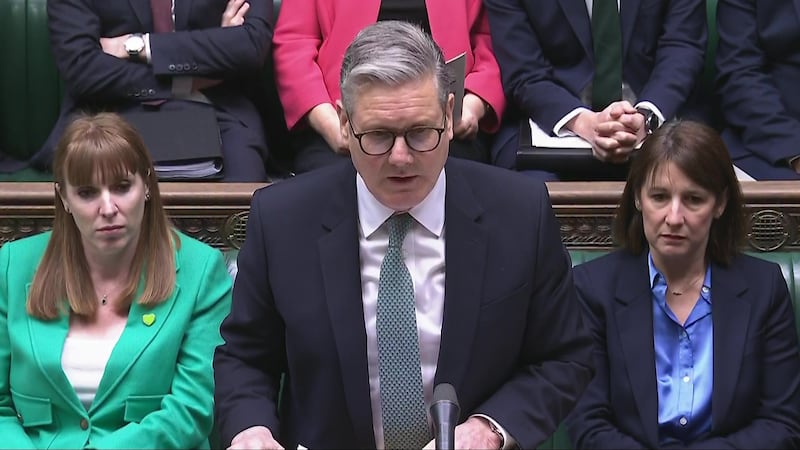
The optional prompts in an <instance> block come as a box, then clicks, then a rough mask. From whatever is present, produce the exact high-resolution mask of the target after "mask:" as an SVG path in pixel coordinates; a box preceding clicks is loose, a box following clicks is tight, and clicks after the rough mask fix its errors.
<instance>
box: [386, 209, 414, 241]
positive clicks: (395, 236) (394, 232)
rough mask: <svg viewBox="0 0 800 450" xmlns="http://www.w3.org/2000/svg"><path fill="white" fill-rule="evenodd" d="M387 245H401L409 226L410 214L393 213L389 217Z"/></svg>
mask: <svg viewBox="0 0 800 450" xmlns="http://www.w3.org/2000/svg"><path fill="white" fill-rule="evenodd" d="M388 222H389V247H397V248H401V247H403V239H405V237H406V233H407V232H408V227H409V226H411V215H409V214H408V213H402V214H395V215H393V216H392V217H389V220H388Z"/></svg>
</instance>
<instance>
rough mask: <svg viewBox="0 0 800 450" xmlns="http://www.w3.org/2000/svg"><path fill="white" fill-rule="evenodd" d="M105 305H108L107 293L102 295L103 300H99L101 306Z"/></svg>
mask: <svg viewBox="0 0 800 450" xmlns="http://www.w3.org/2000/svg"><path fill="white" fill-rule="evenodd" d="M106 303H108V292H106V293H105V294H103V298H102V299H101V300H100V304H101V305H103V306H105V304H106Z"/></svg>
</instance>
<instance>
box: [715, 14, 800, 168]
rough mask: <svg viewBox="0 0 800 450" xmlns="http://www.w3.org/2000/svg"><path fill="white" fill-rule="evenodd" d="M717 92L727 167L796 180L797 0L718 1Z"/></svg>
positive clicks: (799, 122)
mask: <svg viewBox="0 0 800 450" xmlns="http://www.w3.org/2000/svg"><path fill="white" fill-rule="evenodd" d="M717 21H718V31H719V48H718V49H717V93H718V95H719V98H720V101H721V108H720V109H721V110H722V113H723V115H724V118H725V121H726V123H727V128H726V129H725V130H724V131H723V133H722V137H723V139H725V143H726V144H727V146H728V151H730V154H731V158H732V159H733V162H734V164H736V165H737V166H738V167H739V168H741V169H742V170H744V171H745V172H747V173H748V174H749V175H750V176H752V177H753V178H755V179H757V180H798V179H800V175H798V174H799V173H800V147H798V142H800V90H798V89H797V85H798V82H800V45H798V42H800V0H758V1H757V2H756V1H754V0H721V1H720V2H719V5H718V7H717Z"/></svg>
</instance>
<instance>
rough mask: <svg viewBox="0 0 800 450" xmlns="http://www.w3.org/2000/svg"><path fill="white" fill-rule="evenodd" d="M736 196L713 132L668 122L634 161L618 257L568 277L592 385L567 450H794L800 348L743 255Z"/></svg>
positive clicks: (782, 304)
mask: <svg viewBox="0 0 800 450" xmlns="http://www.w3.org/2000/svg"><path fill="white" fill-rule="evenodd" d="M745 220H746V219H745V216H744V205H743V200H742V193H741V189H740V187H739V183H738V182H737V181H736V177H735V175H734V171H733V165H732V164H731V161H730V158H729V157H728V152H727V150H726V149H725V145H724V143H723V142H722V140H721V139H720V137H719V135H718V134H717V133H716V131H714V130H713V129H711V128H709V127H707V126H705V125H701V124H699V123H695V122H669V123H667V124H665V125H663V126H662V127H661V128H660V129H659V130H658V131H657V132H656V133H655V134H653V135H652V136H651V137H649V138H648V139H647V140H646V141H645V143H644V145H643V146H642V149H641V150H640V151H639V153H638V155H637V156H636V157H634V158H633V161H632V163H631V168H630V171H629V175H628V181H627V183H626V185H625V190H624V192H623V193H622V198H621V200H620V204H619V206H618V209H617V216H616V218H615V222H614V236H615V238H616V240H617V243H618V244H619V245H620V246H621V249H620V250H618V251H616V252H614V253H611V254H609V255H607V256H604V257H601V258H599V259H596V260H594V261H590V262H588V263H585V264H581V265H579V266H577V267H576V268H575V284H576V288H577V290H578V297H579V298H580V300H581V302H582V303H583V306H584V307H585V308H584V311H585V314H584V317H585V318H586V320H587V323H588V324H589V326H590V328H591V330H592V334H593V335H594V338H595V341H596V348H595V356H594V363H595V367H596V375H595V378H594V380H592V382H591V384H590V385H589V388H588V389H587V390H586V392H585V393H584V395H583V397H582V398H581V400H580V402H579V403H578V406H576V408H575V411H574V412H573V413H572V414H571V415H570V417H569V419H568V420H567V429H568V430H569V433H570V435H571V438H572V442H573V443H574V444H575V446H576V447H575V448H709V449H717V448H797V447H798V445H800V350H799V349H798V343H797V331H796V329H795V318H794V314H793V312H792V301H791V298H790V296H789V291H788V289H787V287H786V281H785V280H784V278H783V275H782V274H781V270H780V268H779V267H778V265H776V264H774V263H771V262H766V261H764V260H761V259H757V258H754V257H751V256H746V255H744V254H742V253H741V252H740V250H739V244H740V243H741V242H742V240H743V238H744V233H745V227H746V224H745Z"/></svg>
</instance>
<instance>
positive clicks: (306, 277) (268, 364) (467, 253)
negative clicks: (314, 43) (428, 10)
mask: <svg viewBox="0 0 800 450" xmlns="http://www.w3.org/2000/svg"><path fill="white" fill-rule="evenodd" d="M342 73H343V76H342V80H341V92H342V100H341V101H340V102H338V103H337V109H338V114H339V118H340V127H341V133H342V137H343V139H344V140H345V141H346V142H348V145H349V149H350V153H351V157H352V158H351V161H352V162H351V161H343V162H342V163H341V164H338V165H335V166H332V167H328V168H325V169H320V170H319V171H316V172H314V173H313V174H309V175H303V176H299V177H296V178H295V179H292V180H287V181H284V182H281V183H278V184H275V185H272V186H270V187H268V188H265V189H262V190H259V191H258V192H256V194H255V195H254V197H253V200H252V205H251V210H250V216H249V220H248V225H247V237H246V240H245V244H244V246H243V247H242V250H241V253H240V255H239V259H238V266H239V272H238V275H237V278H236V282H235V288H234V302H233V307H232V310H231V314H230V316H229V317H228V318H227V319H226V321H225V323H224V325H223V326H222V335H223V336H224V339H225V344H223V345H222V346H220V347H219V348H218V349H217V353H216V355H215V360H214V372H215V380H216V391H215V400H216V408H217V423H218V426H219V430H220V434H221V438H222V443H223V445H229V444H230V445H232V446H233V447H234V448H275V447H276V446H278V445H279V444H278V442H280V444H282V445H283V446H285V447H286V448H295V447H297V446H298V445H303V446H306V447H308V448H318V447H329V448H365V447H373V448H374V447H376V446H378V447H386V448H396V447H400V448H402V447H405V448H413V447H416V448H421V447H422V446H423V445H425V444H426V442H428V441H429V440H430V439H431V434H430V430H429V426H428V418H427V414H426V412H427V408H426V407H425V405H427V404H430V402H431V398H432V391H433V390H434V389H433V388H434V386H435V385H438V384H440V383H449V384H451V385H453V386H454V388H455V391H456V393H457V396H458V399H459V401H460V404H461V416H460V418H459V420H458V423H460V425H458V427H456V430H455V441H456V442H455V443H456V446H457V447H459V448H500V447H501V446H502V447H510V446H512V445H514V444H515V443H516V444H519V445H520V446H521V447H523V448H533V447H535V446H536V445H538V444H539V443H541V442H542V441H544V440H545V439H547V437H548V436H549V435H550V434H551V433H552V432H553V431H555V429H556V427H557V426H558V424H559V422H560V421H561V419H562V418H563V417H565V415H566V414H567V413H568V412H569V411H570V410H571V409H572V407H573V404H574V402H575V401H576V399H577V397H578V396H579V395H580V393H581V392H582V391H583V389H584V387H585V386H586V384H587V383H588V382H589V379H590V378H591V375H592V370H591V368H590V366H588V364H587V362H588V360H589V358H590V354H589V353H590V348H589V338H588V335H587V333H586V332H585V330H584V327H583V325H582V322H581V319H580V315H581V314H580V309H579V307H578V305H577V301H576V298H575V293H574V288H573V285H572V278H571V268H570V262H569V258H568V256H567V254H566V252H565V250H564V248H563V246H562V245H561V241H560V238H559V228H558V224H557V222H556V220H555V217H554V215H553V211H552V209H551V206H550V203H549V200H548V196H547V192H546V190H545V188H544V186H543V185H542V184H541V183H538V182H536V181H534V180H532V179H529V178H528V177H525V176H522V175H518V174H514V173H509V172H508V171H505V170H502V169H498V168H495V167H491V166H486V165H481V164H478V163H474V162H470V161H462V160H457V159H448V158H447V154H448V143H449V140H450V139H452V136H453V121H452V118H453V104H454V97H453V95H452V94H450V93H448V91H447V87H448V79H447V77H448V76H447V72H446V70H445V69H444V58H443V56H442V53H441V50H440V49H439V48H438V47H437V46H436V44H435V43H433V41H432V40H431V38H430V37H429V36H428V35H427V34H426V33H425V32H423V31H422V30H421V29H419V28H417V27H415V26H413V25H410V24H408V23H404V22H395V21H382V22H378V23H377V24H374V25H371V26H369V27H367V28H366V29H365V30H363V31H362V32H361V33H359V35H358V36H357V37H356V39H355V41H354V42H353V43H352V44H351V45H350V47H349V48H348V50H347V53H346V54H345V57H344V63H343V69H342ZM405 230H407V233H406V232H405ZM392 242H394V243H392ZM398 259H400V261H398ZM403 273H405V275H402V274H403ZM409 326H410V328H411V329H410V330H409V329H408V328H409ZM401 366H402V367H404V368H405V369H402V370H401V369H398V367H401ZM282 377H283V378H282ZM281 380H283V381H281ZM398 388H399V389H398ZM279 398H280V402H279ZM399 416H402V418H401V417H399ZM420 421H421V422H420Z"/></svg>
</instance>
